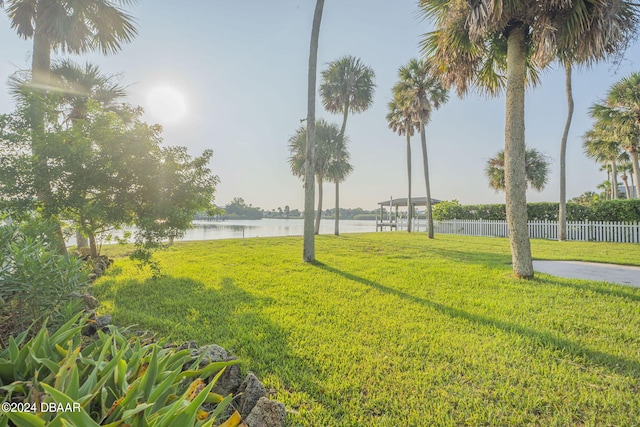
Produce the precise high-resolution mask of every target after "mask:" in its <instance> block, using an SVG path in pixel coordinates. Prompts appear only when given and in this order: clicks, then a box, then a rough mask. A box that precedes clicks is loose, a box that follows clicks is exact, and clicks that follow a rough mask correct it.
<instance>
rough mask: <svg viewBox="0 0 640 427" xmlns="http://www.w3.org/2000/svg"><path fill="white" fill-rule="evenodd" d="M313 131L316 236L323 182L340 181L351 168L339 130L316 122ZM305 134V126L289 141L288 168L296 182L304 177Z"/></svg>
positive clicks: (318, 227)
mask: <svg viewBox="0 0 640 427" xmlns="http://www.w3.org/2000/svg"><path fill="white" fill-rule="evenodd" d="M315 129H316V147H315V150H314V162H313V169H314V171H315V179H316V182H317V184H318V208H317V211H316V220H315V228H314V234H319V233H320V219H321V214H322V201H323V187H324V182H325V181H326V180H327V179H330V180H331V181H333V180H335V179H341V177H344V176H346V175H348V173H349V172H351V169H352V167H351V165H350V164H349V163H348V159H349V153H348V152H347V151H346V149H345V146H344V144H341V143H340V140H341V137H340V130H339V129H338V126H337V125H335V124H329V123H327V122H326V121H324V120H318V121H317V123H316V126H315ZM306 132H307V131H306V128H305V127H304V126H302V127H299V128H298V130H297V131H296V133H295V134H294V135H293V136H292V137H291V138H289V152H290V153H291V156H290V157H289V166H290V167H291V172H292V173H293V174H294V175H295V176H297V177H299V178H301V177H303V176H304V175H305V168H304V160H305V153H306V150H307V133H306ZM345 139H346V137H345ZM339 159H340V160H339ZM312 211H313V208H312Z"/></svg>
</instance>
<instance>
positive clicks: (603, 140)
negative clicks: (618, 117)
mask: <svg viewBox="0 0 640 427" xmlns="http://www.w3.org/2000/svg"><path fill="white" fill-rule="evenodd" d="M583 147H584V153H585V154H586V155H587V157H589V158H591V159H593V160H595V161H596V162H598V163H600V164H602V165H603V166H605V167H606V169H607V174H608V175H609V177H608V178H607V181H608V182H609V183H610V185H611V198H612V199H617V198H618V161H619V160H621V159H622V155H623V154H624V152H623V151H622V147H621V144H620V142H619V141H618V140H616V139H615V138H613V137H612V135H611V134H610V133H608V132H607V129H606V128H602V127H599V126H598V123H596V125H595V126H594V127H593V129H591V130H589V131H587V132H586V133H585V134H584V136H583Z"/></svg>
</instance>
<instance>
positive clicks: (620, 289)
mask: <svg viewBox="0 0 640 427" xmlns="http://www.w3.org/2000/svg"><path fill="white" fill-rule="evenodd" d="M542 274H544V273H542ZM545 275H546V274H545ZM551 277H553V276H551ZM533 280H534V281H535V282H539V283H544V284H548V285H552V286H561V287H563V288H571V289H576V290H579V291H589V292H595V293H597V294H600V295H604V296H607V297H616V298H622V299H626V300H630V301H636V302H640V291H639V290H638V288H634V287H632V286H628V285H620V284H614V283H607V282H604V283H606V284H603V282H602V281H593V280H586V279H574V280H580V283H572V282H570V281H569V280H568V279H567V280H563V279H556V280H553V279H547V278H546V277H544V278H543V277H540V276H539V275H538V274H536V276H535V277H534V279H533ZM594 282H596V283H594Z"/></svg>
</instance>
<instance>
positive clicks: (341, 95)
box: [320, 56, 376, 236]
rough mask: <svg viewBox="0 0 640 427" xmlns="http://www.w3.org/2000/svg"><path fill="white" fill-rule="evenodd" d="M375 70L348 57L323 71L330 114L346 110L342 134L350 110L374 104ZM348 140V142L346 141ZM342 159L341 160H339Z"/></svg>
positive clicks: (323, 88)
mask: <svg viewBox="0 0 640 427" xmlns="http://www.w3.org/2000/svg"><path fill="white" fill-rule="evenodd" d="M374 80H375V73H374V72H373V70H372V69H371V68H370V67H368V66H366V65H364V64H363V63H362V62H361V61H360V59H358V58H355V57H353V56H344V57H342V58H339V59H337V60H335V61H333V62H331V63H330V64H329V67H328V68H327V69H326V70H324V71H323V72H322V83H321V84H320V96H321V97H322V104H323V105H324V108H325V110H327V111H328V112H330V113H342V127H341V128H340V136H341V137H343V136H344V133H345V129H346V128H347V118H348V116H349V112H351V113H361V112H363V111H365V110H367V109H368V108H369V107H370V106H371V104H372V103H373V93H374V90H375V86H376V85H375V83H374ZM343 143H344V142H343ZM338 161H340V159H338ZM340 181H341V180H336V181H335V184H336V217H335V231H334V233H335V235H336V236H338V235H340V230H339V224H340Z"/></svg>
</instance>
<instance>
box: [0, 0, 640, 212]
mask: <svg viewBox="0 0 640 427" xmlns="http://www.w3.org/2000/svg"><path fill="white" fill-rule="evenodd" d="M159 3H160V2H152V1H150V0H141V1H140V2H139V4H137V5H136V6H134V7H132V8H131V9H130V12H131V14H132V15H133V16H135V17H136V20H137V23H138V28H139V36H138V37H137V38H136V39H135V40H134V41H133V42H132V43H131V44H127V45H124V49H123V50H122V51H121V52H120V53H118V54H116V55H111V56H106V57H105V56H101V55H98V54H91V55H87V56H84V57H82V58H77V59H78V60H80V61H82V62H84V61H86V60H90V61H91V62H94V63H96V64H98V65H99V66H100V67H101V69H102V70H103V71H104V72H105V73H108V74H116V73H122V82H123V83H124V84H126V85H128V86H129V94H130V95H129V97H128V102H130V103H132V104H135V105H141V106H142V107H144V108H145V109H147V110H148V111H149V113H148V114H147V116H146V118H147V120H148V121H150V122H158V121H159V122H161V124H163V125H164V129H165V131H164V139H165V144H166V145H184V146H187V147H188V148H189V150H190V152H191V153H192V154H194V155H195V154H199V153H200V152H201V151H202V150H204V149H206V148H212V149H213V150H214V153H215V154H214V158H213V160H212V163H211V167H212V170H213V171H214V173H215V174H217V175H218V176H219V177H220V179H221V183H220V185H219V187H218V191H217V197H216V203H217V204H220V205H224V204H226V203H228V202H229V201H230V200H231V199H233V198H234V197H243V198H244V199H245V201H246V202H247V203H251V204H253V206H260V207H262V208H265V209H269V210H271V209H274V208H277V207H283V208H284V206H285V205H289V206H290V207H291V208H292V209H294V208H302V206H303V204H304V203H303V201H304V192H303V189H302V184H301V182H300V181H299V180H298V179H297V178H295V177H293V175H292V174H291V173H290V171H289V166H288V163H287V157H288V151H287V140H288V139H289V137H290V136H291V135H293V133H294V131H295V129H296V128H297V127H298V126H299V125H300V122H299V119H300V118H302V117H305V116H306V91H307V81H306V79H307V61H308V54H309V36H310V30H311V21H312V18H313V8H314V5H315V2H314V1H312V0H306V1H294V0H277V1H270V2H265V1H264V0H212V1H208V2H196V1H193V0H192V1H190V2H185V3H184V5H181V6H178V5H177V3H175V2H170V3H169V2H167V3H165V2H162V4H161V5H160V4H159ZM416 4H417V2H416V1H414V0H394V1H388V0H343V1H340V2H338V1H335V0H328V1H326V3H325V11H324V16H323V22H322V27H321V32H320V46H319V69H320V70H321V69H323V68H325V67H326V64H327V63H328V62H330V61H332V60H334V59H337V58H339V57H341V56H344V55H354V56H357V57H359V58H361V59H362V61H363V62H365V63H366V64H368V65H370V66H371V67H372V68H373V69H374V71H375V72H376V82H377V89H376V94H375V100H374V104H373V106H372V108H371V109H370V110H368V111H366V112H364V113H361V114H358V115H352V116H351V117H350V119H349V122H348V124H347V134H348V135H349V138H350V140H351V143H350V151H351V157H352V163H353V165H354V172H353V174H352V175H351V176H350V177H349V178H348V179H347V181H346V182H345V183H343V184H342V186H341V206H343V207H362V208H365V209H374V208H375V207H376V202H378V201H380V200H386V199H388V198H389V196H393V197H406V187H407V185H406V182H407V177H406V157H405V145H404V143H405V140H404V138H403V137H400V136H397V135H395V134H394V133H393V132H391V131H390V130H389V129H388V128H387V124H386V121H385V115H386V112H387V103H388V101H389V100H390V98H391V94H390V93H391V87H392V86H393V84H394V83H395V81H396V79H397V69H398V68H399V67H400V66H401V65H403V64H404V63H406V62H407V61H408V60H409V59H411V58H412V57H417V56H419V55H420V51H419V47H418V43H419V40H420V35H421V34H423V33H425V32H427V31H429V29H430V26H429V23H428V22H425V21H423V20H422V19H421V18H419V16H418V14H417V6H416ZM0 45H2V56H0V82H1V90H0V113H5V112H9V111H11V110H12V109H13V104H12V100H11V99H10V97H9V96H8V94H7V90H6V81H7V77H8V76H9V75H10V74H11V73H13V72H14V71H16V70H18V69H23V68H29V66H30V54H31V42H30V41H23V40H20V39H18V38H17V36H16V35H15V33H14V32H13V31H12V30H11V29H10V28H9V23H8V20H7V18H6V15H5V14H4V13H2V17H0ZM638 69H640V45H635V46H633V47H632V48H631V49H630V50H629V51H628V52H627V55H626V59H625V60H624V61H623V62H622V64H620V65H619V66H617V67H613V66H612V65H611V64H601V65H598V66H596V67H593V68H591V69H586V70H579V71H578V72H576V73H575V75H574V97H575V102H576V108H575V115H574V121H573V126H572V130H571V134H570V137H569V148H568V154H567V156H568V166H567V168H568V184H567V185H568V196H569V197H570V198H571V197H574V196H578V195H580V194H582V193H583V192H585V191H594V190H595V187H596V186H597V185H598V184H599V183H600V182H602V181H603V180H604V179H605V178H606V177H605V176H604V174H603V173H602V172H599V171H598V166H597V165H596V164H595V163H594V162H592V161H591V160H589V159H587V158H586V157H585V156H584V155H583V154H582V140H581V136H582V134H583V133H584V132H585V131H586V130H588V129H589V127H590V125H591V123H590V119H589V117H588V115H587V111H588V108H589V106H590V105H591V104H592V103H593V102H595V101H597V100H598V99H599V98H601V97H602V96H604V94H605V93H606V91H607V89H608V88H609V86H611V84H613V83H614V82H615V81H616V80H618V79H620V78H621V77H623V76H625V75H628V74H629V73H630V72H632V71H638ZM157 87H170V88H173V89H174V91H177V92H178V93H180V94H182V96H183V97H184V101H185V105H186V109H187V111H186V113H187V115H186V116H185V117H184V118H182V119H175V120H164V119H162V115H160V114H157V115H155V116H154V115H152V114H151V111H152V110H153V108H152V107H153V106H152V105H149V93H150V92H151V91H152V90H153V89H154V88H157ZM168 102H171V100H169V101H168ZM175 103H176V102H174V104H175ZM166 109H168V112H167V111H165V114H172V112H171V111H170V110H171V108H170V106H168V107H165V110H166ZM177 115H178V113H173V118H176V117H177ZM317 115H318V117H322V118H325V119H327V120H329V121H333V122H336V123H340V119H341V118H340V117H339V116H338V115H331V114H329V113H326V112H324V111H323V109H322V105H321V104H320V102H319V101H318V104H317ZM565 115H566V100H565V95H564V72H563V70H562V69H558V67H553V68H551V69H549V70H547V71H546V72H544V74H543V78H542V85H541V86H539V87H537V88H535V89H533V90H530V91H528V93H527V101H526V138H527V144H528V145H529V146H532V147H536V148H538V149H539V150H541V151H542V152H543V153H545V154H546V155H547V156H549V157H551V158H552V159H553V161H552V165H551V167H552V173H551V176H550V182H549V184H548V185H547V187H546V189H545V190H544V191H543V192H541V193H538V192H535V191H529V193H528V200H531V201H557V199H558V193H559V185H558V180H559V175H558V170H559V162H558V158H559V145H560V137H561V133H562V129H563V126H564V121H565ZM427 144H428V149H429V159H430V168H431V171H430V172H431V191H432V195H433V197H435V198H438V199H443V200H451V199H458V200H459V201H460V202H461V203H463V204H467V203H502V202H503V201H504V195H503V194H502V193H496V192H494V191H493V190H491V189H490V188H489V187H488V184H487V179H486V177H485V176H484V172H483V168H484V163H485V161H486V160H487V159H488V158H490V157H491V156H493V155H494V154H495V153H496V152H497V151H498V150H500V149H501V148H502V147H503V144H504V98H503V97H499V98H492V99H487V98H483V97H478V96H475V95H470V96H467V97H466V98H464V99H459V98H457V96H455V94H452V95H451V97H450V100H449V102H448V103H447V104H446V105H444V106H443V107H442V108H441V109H440V110H438V111H436V112H434V114H433V118H432V122H431V123H430V124H429V126H428V128H427ZM413 165H414V167H413V170H414V174H413V183H414V184H413V195H414V196H424V193H425V190H424V179H423V178H422V176H423V175H422V169H421V153H420V144H419V138H414V141H413ZM332 187H333V186H332V185H330V184H328V185H326V186H325V202H324V206H325V207H332V206H333V199H334V193H333V188H332Z"/></svg>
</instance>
